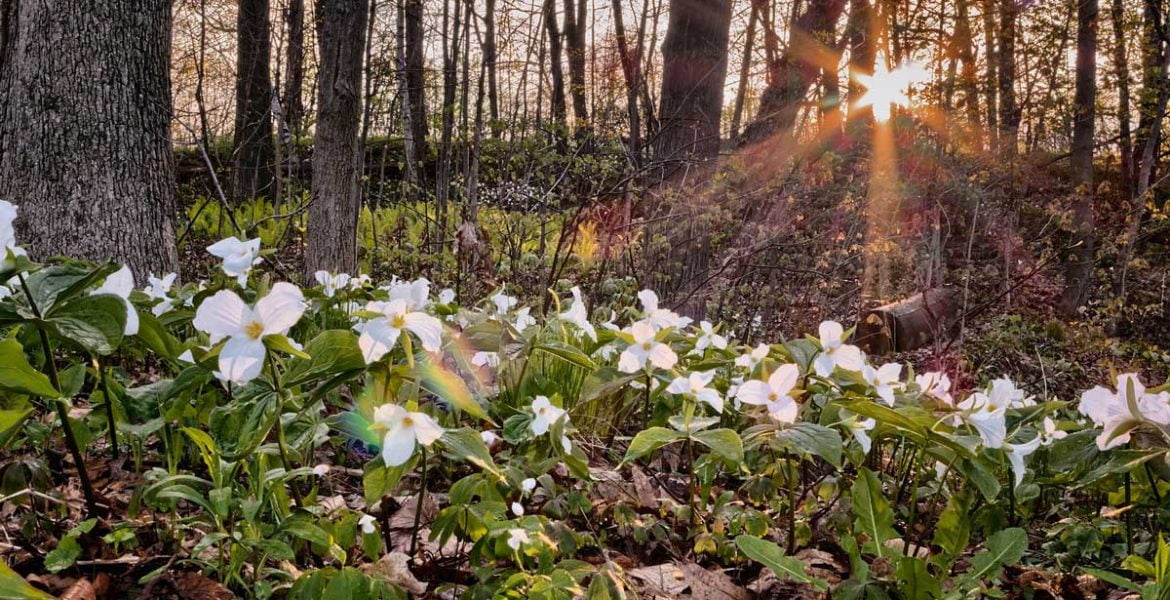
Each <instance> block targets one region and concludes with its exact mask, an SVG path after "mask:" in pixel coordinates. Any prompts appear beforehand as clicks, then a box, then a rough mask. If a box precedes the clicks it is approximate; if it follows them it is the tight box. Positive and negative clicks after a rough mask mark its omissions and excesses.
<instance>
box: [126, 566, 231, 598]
mask: <svg viewBox="0 0 1170 600" xmlns="http://www.w3.org/2000/svg"><path fill="white" fill-rule="evenodd" d="M138 598H139V600H231V599H232V598H233V596H232V593H231V591H229V590H228V589H227V588H226V587H224V586H223V585H222V584H220V583H219V582H218V581H215V580H214V579H211V578H209V577H205V576H203V575H200V574H199V573H165V574H163V575H160V576H159V577H158V579H156V580H154V581H151V582H150V584H149V585H147V588H146V589H145V590H143V592H142V595H141V596H139V597H138Z"/></svg>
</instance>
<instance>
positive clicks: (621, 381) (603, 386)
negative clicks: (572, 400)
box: [580, 367, 642, 402]
mask: <svg viewBox="0 0 1170 600" xmlns="http://www.w3.org/2000/svg"><path fill="white" fill-rule="evenodd" d="M641 378H642V374H641V373H632V374H630V373H622V372H619V371H618V370H617V369H615V368H613V367H602V368H600V369H598V370H597V371H595V372H593V373H592V374H591V375H589V376H588V377H586V378H585V381H584V383H582V384H581V393H580V401H581V402H589V401H591V400H597V399H599V398H604V397H607V396H609V395H611V394H614V393H615V392H617V391H618V390H621V389H623V388H625V387H626V386H628V385H630V382H631V381H634V380H635V379H641Z"/></svg>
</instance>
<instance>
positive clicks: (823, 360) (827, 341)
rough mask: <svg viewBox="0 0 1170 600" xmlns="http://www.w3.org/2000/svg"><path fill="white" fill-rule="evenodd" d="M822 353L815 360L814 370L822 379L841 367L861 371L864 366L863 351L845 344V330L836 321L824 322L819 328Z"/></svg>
mask: <svg viewBox="0 0 1170 600" xmlns="http://www.w3.org/2000/svg"><path fill="white" fill-rule="evenodd" d="M818 334H819V337H820V342H821V353H820V354H818V355H817V357H816V359H814V360H813V370H814V371H816V373H817V375H819V376H821V377H828V376H829V375H832V374H833V369H835V368H837V367H840V368H842V369H844V370H846V371H860V370H861V367H862V365H863V364H864V362H865V361H864V359H863V358H862V357H861V349H860V348H858V347H857V346H853V345H850V344H846V343H845V328H843V327H841V324H840V323H838V322H836V321H824V322H822V323H821V326H820V327H819V330H818Z"/></svg>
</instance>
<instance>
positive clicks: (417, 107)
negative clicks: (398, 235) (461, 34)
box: [402, 0, 427, 184]
mask: <svg viewBox="0 0 1170 600" xmlns="http://www.w3.org/2000/svg"><path fill="white" fill-rule="evenodd" d="M402 2H403V17H404V20H405V23H404V29H405V36H404V37H405V42H404V54H405V63H406V67H405V69H406V105H407V111H409V112H410V123H409V127H410V132H411V143H412V147H413V148H414V155H413V157H412V158H413V161H414V164H415V168H416V169H417V172H418V177H419V181H418V183H420V184H421V183H422V182H423V181H424V179H425V177H424V173H425V172H426V171H425V169H424V168H423V165H424V163H425V161H426V157H427V99H426V53H425V52H426V50H425V49H424V48H423V33H424V31H423V3H422V0H402Z"/></svg>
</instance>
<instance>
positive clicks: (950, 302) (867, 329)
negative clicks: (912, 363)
mask: <svg viewBox="0 0 1170 600" xmlns="http://www.w3.org/2000/svg"><path fill="white" fill-rule="evenodd" d="M958 309H959V303H958V294H957V293H956V292H955V290H953V289H949V288H931V289H928V290H925V291H923V292H920V293H917V294H914V295H913V296H911V297H909V298H906V299H905V300H899V301H897V302H893V303H890V304H886V305H883V306H878V307H876V308H871V309H869V310H868V311H866V312H865V313H864V314H863V316H862V318H861V321H860V322H859V323H858V324H857V332H856V333H855V334H854V339H855V343H856V344H857V345H858V346H860V347H861V348H862V349H863V350H865V351H866V352H868V353H870V354H879V355H880V354H890V353H891V352H904V351H906V350H913V349H915V348H921V347H922V346H925V345H927V344H929V343H931V342H933V341H934V340H936V339H938V338H940V337H942V335H943V333H944V332H945V331H946V329H947V327H948V326H949V325H950V322H951V321H952V320H953V318H954V316H955V315H956V314H957V313H958Z"/></svg>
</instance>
